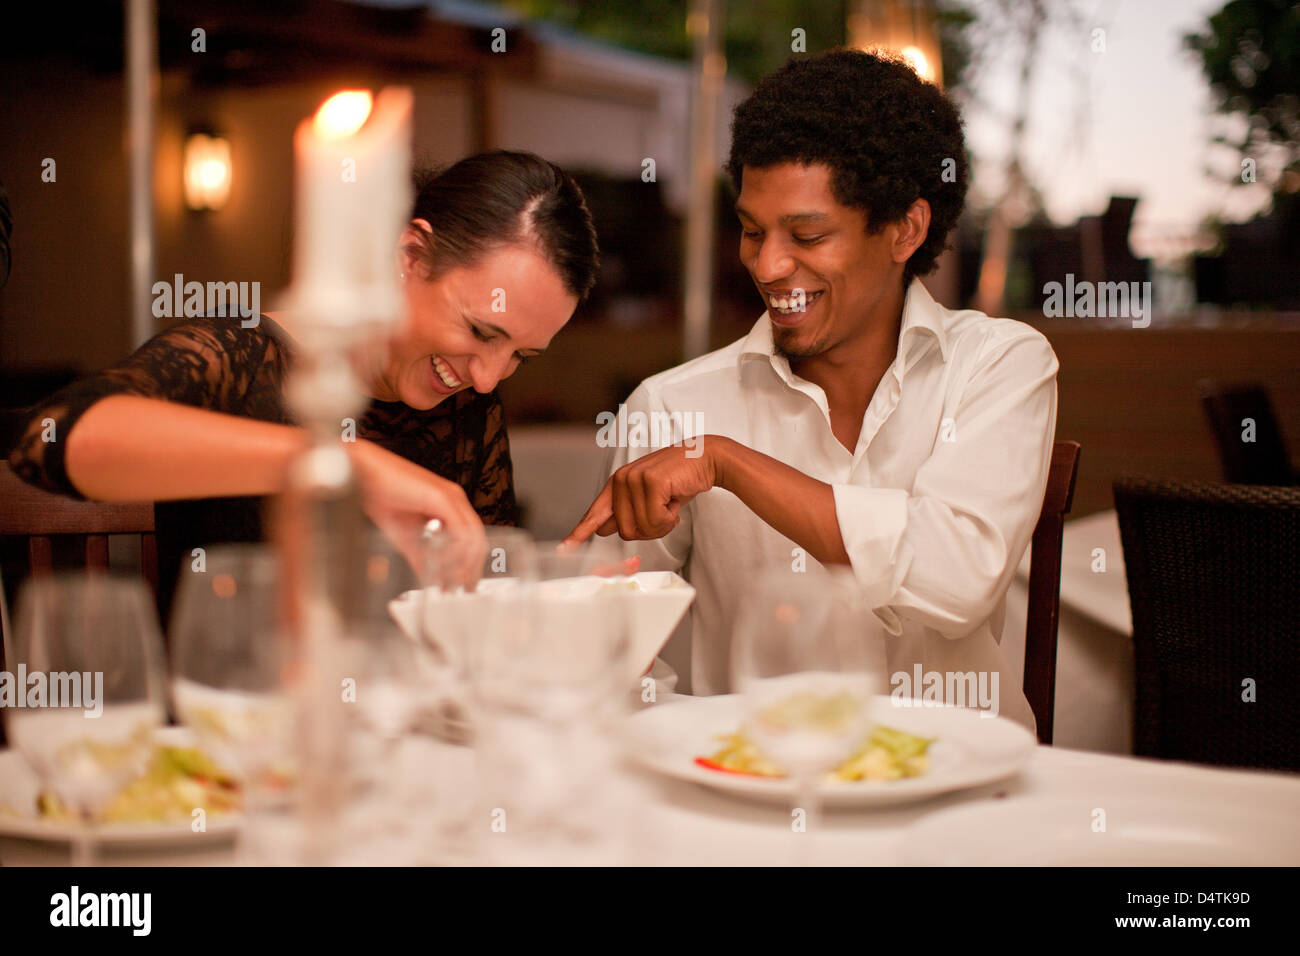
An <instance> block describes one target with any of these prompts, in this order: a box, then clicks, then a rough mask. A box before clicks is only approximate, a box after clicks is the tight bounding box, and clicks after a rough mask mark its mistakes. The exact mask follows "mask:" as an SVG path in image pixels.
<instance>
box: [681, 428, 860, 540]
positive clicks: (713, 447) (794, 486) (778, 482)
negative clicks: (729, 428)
mask: <svg viewBox="0 0 1300 956" xmlns="http://www.w3.org/2000/svg"><path fill="white" fill-rule="evenodd" d="M701 440H702V441H703V442H704V443H705V445H704V447H705V449H706V451H705V454H708V455H711V456H713V460H714V468H715V472H716V476H717V477H716V480H715V485H716V487H719V488H722V489H724V490H726V491H730V492H731V493H732V494H733V495H735V496H736V497H737V498H739V499H740V500H741V501H743V502H744V503H745V505H746V507H748V508H749V510H750V511H752V512H754V514H756V515H758V516H759V517H760V518H762V519H763V521H765V522H766V523H767V524H768V525H770V526H771V527H773V528H775V529H776V530H777V531H779V532H781V534H783V535H785V536H786V537H787V538H789V539H790V540H791V541H793V542H794V543H795V544H797V545H799V546H800V547H801V548H803V549H804V550H805V551H807V552H808V553H809V554H810V555H812V556H813V557H814V558H816V559H817V560H818V561H820V562H821V563H822V564H848V563H849V555H848V552H847V551H845V550H844V539H843V538H842V537H841V535H840V522H839V518H838V517H837V516H836V514H835V492H834V489H832V488H831V486H830V485H829V484H827V483H826V482H824V481H818V480H817V479H816V478H810V477H809V476H808V475H805V474H804V473H803V472H801V471H799V470H798V469H796V468H791V467H790V466H789V465H787V464H784V463H783V462H779V461H777V460H776V459H775V458H770V457H768V456H767V455H764V454H763V453H762V452H757V451H754V450H753V449H752V448H748V447H746V446H745V445H742V444H740V443H739V442H737V441H733V440H732V439H730V438H722V437H719V436H717V435H708V436H705V437H704V438H703V439H701Z"/></svg>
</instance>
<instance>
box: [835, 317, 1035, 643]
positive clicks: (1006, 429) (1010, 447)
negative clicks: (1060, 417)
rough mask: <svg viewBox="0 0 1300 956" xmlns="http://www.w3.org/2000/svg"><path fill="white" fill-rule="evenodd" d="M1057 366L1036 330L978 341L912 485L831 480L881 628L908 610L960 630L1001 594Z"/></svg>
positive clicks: (946, 629) (1026, 519) (1027, 520)
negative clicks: (981, 345)
mask: <svg viewBox="0 0 1300 956" xmlns="http://www.w3.org/2000/svg"><path fill="white" fill-rule="evenodd" d="M1058 367H1059V365H1058V362H1057V359H1056V355H1055V354H1054V353H1053V352H1052V348H1051V346H1050V345H1049V344H1048V342H1047V340H1046V339H1045V338H1044V337H1043V336H1042V335H1041V334H1039V333H1038V332H1034V331H1031V332H1028V333H1025V334H1020V335H1017V336H1016V337H1014V338H1011V339H1009V340H1006V341H1002V342H998V343H994V344H992V345H990V346H986V348H985V350H984V354H982V355H981V356H980V357H979V359H977V361H976V363H975V365H974V366H973V368H974V371H973V372H972V373H971V374H970V376H969V377H968V379H967V381H966V383H965V385H964V387H962V388H961V391H960V395H959V397H958V398H957V399H956V402H955V405H954V406H951V407H952V410H951V411H950V412H949V414H948V415H947V416H945V417H951V419H952V421H951V423H945V426H944V427H943V428H942V429H941V433H940V434H939V435H938V436H936V441H935V444H934V450H933V452H932V453H931V455H930V456H929V458H928V459H927V460H926V461H925V463H924V464H923V465H922V466H921V468H920V469H919V470H918V471H917V473H916V479H915V482H914V484H913V487H912V489H911V491H910V492H908V491H904V490H899V489H890V488H871V487H861V486H857V485H853V484H837V485H835V486H834V493H835V510H836V517H837V518H838V520H839V525H840V534H841V537H842V539H843V542H844V547H845V550H846V551H847V552H848V555H849V559H850V563H851V565H852V567H853V572H854V576H855V577H856V578H857V580H858V582H859V583H860V584H861V586H862V589H863V592H864V596H865V598H866V599H867V601H868V602H869V604H870V606H871V607H872V608H874V610H875V613H876V616H877V617H879V619H880V620H881V622H882V623H883V625H884V626H885V628H886V630H887V631H888V632H889V633H891V634H895V635H897V634H900V633H901V632H902V619H904V618H907V619H912V620H917V621H919V622H921V623H923V624H924V625H925V626H927V627H930V628H933V629H934V630H936V631H938V632H939V633H941V634H943V635H944V636H946V637H949V638H960V637H965V636H966V635H967V634H969V633H971V632H972V631H973V630H974V629H975V628H977V627H978V626H979V625H980V624H981V623H982V622H983V621H985V620H987V619H988V618H989V617H990V615H991V614H992V613H993V610H994V608H995V607H996V605H997V603H998V601H1000V600H1001V599H1002V597H1003V596H1004V595H1005V594H1006V590H1007V588H1008V586H1009V585H1010V583H1011V578H1012V576H1013V575H1014V574H1015V569H1016V566H1017V564H1018V563H1019V561H1020V558H1021V556H1022V555H1023V554H1024V551H1025V548H1026V547H1027V546H1028V544H1029V539H1030V536H1031V535H1032V534H1033V530H1034V526H1035V524H1036V523H1037V521H1038V516H1039V513H1040V512H1041V510H1042V504H1043V493H1044V491H1045V489H1046V486H1047V476H1048V470H1049V468H1050V464H1051V454H1052V443H1053V440H1054V437H1055V432H1056V404H1057V394H1056V373H1057V369H1058ZM945 439H948V440H945Z"/></svg>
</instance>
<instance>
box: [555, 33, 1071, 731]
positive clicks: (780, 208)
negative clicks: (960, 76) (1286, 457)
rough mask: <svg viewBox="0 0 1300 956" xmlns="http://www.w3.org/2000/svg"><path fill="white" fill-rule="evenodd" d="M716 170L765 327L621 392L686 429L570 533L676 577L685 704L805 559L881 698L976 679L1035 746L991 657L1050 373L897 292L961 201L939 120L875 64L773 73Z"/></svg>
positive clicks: (1035, 469) (1021, 337)
mask: <svg viewBox="0 0 1300 956" xmlns="http://www.w3.org/2000/svg"><path fill="white" fill-rule="evenodd" d="M727 169H728V173H729V175H730V176H731V178H732V180H733V182H734V184H735V186H736V188H737V190H738V200H737V202H736V214H737V215H738V216H739V218H740V222H741V225H742V229H743V234H742V238H741V243H740V258H741V260H742V262H743V263H744V265H745V267H746V268H747V269H748V270H749V273H750V275H751V276H752V277H753V279H754V284H755V285H756V286H757V287H758V291H759V294H760V295H761V296H762V298H763V301H764V304H765V305H766V306H767V312H766V313H765V314H764V315H763V317H762V318H761V319H759V320H758V322H757V323H756V324H755V326H754V328H753V330H752V331H751V332H750V334H749V335H748V336H747V337H746V338H744V339H742V340H741V341H738V342H735V343H733V344H732V345H730V346H728V347H726V348H724V349H721V350H719V351H717V352H713V353H711V354H709V355H705V356H702V357H701V358H698V359H695V360H694V361H691V362H687V363H686V364H685V365H681V366H679V367H677V368H674V369H670V370H669V371H666V372H662V373H660V374H658V375H655V376H652V377H651V378H649V379H647V380H646V381H644V382H643V383H642V384H641V385H640V387H639V388H637V390H636V391H635V392H634V393H633V394H632V396H631V397H630V398H629V399H628V402H627V407H628V414H629V417H631V416H632V415H633V414H634V413H637V412H640V413H642V414H643V415H646V416H654V415H656V414H657V415H659V416H672V415H674V414H676V415H677V416H678V418H677V419H675V420H680V421H684V422H688V423H689V422H695V421H698V420H699V419H700V417H701V416H702V418H703V422H704V424H705V426H706V427H704V428H702V429H700V431H701V433H702V434H700V435H682V436H681V437H682V438H683V439H686V440H684V441H682V442H680V443H679V444H677V445H672V446H668V447H663V448H660V449H658V450H652V449H647V448H627V449H622V450H621V451H620V453H619V455H618V456H617V458H616V461H615V465H616V469H615V471H614V473H613V475H612V476H611V477H610V479H609V481H608V483H607V484H606V486H605V488H604V490H603V491H602V492H601V493H600V495H599V497H598V498H597V499H596V501H595V502H594V503H593V504H592V506H591V508H590V509H589V510H588V512H587V514H586V516H585V517H584V518H583V519H582V521H581V522H579V524H578V525H577V527H576V528H575V529H574V530H573V532H572V533H571V535H570V538H571V539H575V540H578V539H583V538H586V537H589V536H590V535H591V534H592V533H593V532H595V533H599V534H603V535H607V534H613V533H614V532H617V533H618V534H620V535H621V536H622V537H623V538H624V539H627V540H631V541H639V542H644V543H643V544H640V545H638V546H637V549H638V551H639V553H640V554H641V555H642V557H643V561H644V567H646V568H659V569H667V568H671V569H678V568H683V569H685V573H686V574H687V576H688V577H689V579H690V580H691V582H692V584H693V585H694V586H695V587H696V589H697V592H698V594H697V600H696V603H695V606H694V608H693V610H692V616H691V623H692V658H691V670H692V683H693V685H694V686H693V689H694V691H695V693H703V694H714V693H724V692H727V691H728V690H729V689H730V687H729V668H728V662H729V643H730V637H731V630H732V621H733V616H734V608H735V606H736V603H737V601H738V600H740V598H741V595H742V594H743V593H744V588H745V586H746V584H747V583H748V582H750V581H751V580H752V579H753V578H754V577H755V576H756V571H757V570H758V569H759V568H761V567H763V566H765V565H773V564H784V565H785V566H786V567H788V568H790V569H791V572H792V573H797V572H798V570H799V568H800V566H801V564H800V562H801V561H807V559H808V558H812V559H815V560H816V561H818V562H821V563H822V564H827V565H829V564H839V565H848V566H849V567H850V568H851V570H852V574H853V579H854V580H855V581H856V583H857V585H858V586H859V587H860V589H861V593H862V596H863V598H864V599H865V603H866V604H867V605H868V606H869V607H870V608H872V609H873V614H872V616H871V618H870V620H869V621H868V622H867V628H866V629H867V630H869V631H873V632H874V633H875V635H878V637H875V638H874V639H876V640H879V639H882V638H883V642H884V645H885V650H886V653H887V666H888V671H889V674H890V675H891V688H892V689H893V690H895V691H898V690H899V688H910V690H908V691H907V692H910V694H912V695H914V696H916V697H922V696H923V692H925V694H926V698H927V699H929V698H932V697H933V690H934V683H935V681H934V680H933V679H931V678H930V677H929V676H928V675H930V674H935V675H937V680H938V682H939V683H940V685H941V688H943V689H945V690H950V689H951V688H953V687H959V688H961V689H962V691H963V693H965V691H966V689H967V688H970V686H971V685H970V684H966V683H963V682H962V678H961V677H956V675H967V674H970V673H971V672H974V675H975V677H976V679H977V680H978V681H980V682H981V686H984V687H987V688H989V689H991V690H993V691H994V692H995V693H996V695H997V699H994V700H992V701H989V702H986V704H985V706H986V707H987V709H989V710H993V709H996V710H998V711H999V712H1000V713H1001V714H1003V715H1004V716H1008V717H1011V718H1012V719H1015V720H1018V721H1020V722H1021V723H1023V724H1024V725H1025V726H1027V727H1029V728H1031V729H1032V728H1033V727H1034V720H1033V714H1032V712H1031V711H1030V710H1029V706H1028V702H1027V701H1026V700H1025V697H1024V694H1023V693H1022V692H1021V690H1020V680H1019V675H1017V674H1005V673H1003V671H1004V668H1005V662H1004V660H1003V657H1002V653H1001V650H1000V648H999V646H998V642H999V640H1000V635H1001V631H1002V623H1003V617H1004V612H1005V595H1006V591H1007V588H1008V587H1009V585H1010V583H1011V579H1012V576H1013V575H1014V573H1015V569H1016V566H1017V564H1018V563H1019V561H1020V558H1021V556H1022V555H1023V554H1024V551H1025V549H1026V547H1027V546H1028V543H1029V539H1030V536H1031V535H1032V532H1033V528H1034V524H1035V523H1036V521H1037V518H1038V514H1039V511H1040V509H1041V507H1042V501H1043V492H1044V489H1045V487H1046V484H1047V474H1048V465H1049V460H1050V457H1051V449H1052V441H1053V436H1054V431H1055V426H1056V372H1057V368H1058V365H1057V361H1056V356H1055V355H1054V354H1053V352H1052V349H1051V347H1050V346H1049V345H1048V343H1047V341H1046V339H1045V338H1044V337H1043V336H1042V335H1041V334H1039V333H1038V332H1037V331H1035V330H1034V329H1033V328H1031V327H1029V326H1027V325H1024V324H1022V323H1019V322H1014V321H1011V320H1009V319H994V318H989V317H988V316H986V315H983V314H982V313H979V312H973V311H960V312H953V311H949V310H948V309H944V308H942V307H940V306H939V305H937V304H936V303H935V302H934V300H933V299H932V298H931V297H930V295H929V293H928V292H927V291H926V289H925V286H924V285H922V284H921V282H920V281H919V280H918V279H917V276H920V275H924V274H926V273H928V272H930V271H931V270H932V269H933V268H934V265H935V260H936V258H937V257H938V255H939V253H940V252H941V251H942V250H943V248H944V243H945V240H946V238H947V236H948V234H949V232H950V231H951V229H952V228H953V226H954V225H955V223H956V222H957V218H958V216H959V214H960V212H961V208H962V204H963V202H964V199H965V193H966V184H967V169H966V160H965V148H964V143H963V137H962V130H961V119H960V117H959V115H958V113H957V111H956V109H955V107H954V106H953V105H952V104H951V103H950V102H949V100H948V98H947V97H946V96H945V95H944V93H943V92H942V91H941V90H939V89H938V88H936V87H935V86H932V85H930V84H928V83H926V82H924V81H922V80H921V79H920V78H918V77H917V75H916V74H915V73H914V72H913V71H912V70H911V69H910V68H909V67H908V66H907V65H906V64H905V63H904V62H903V61H901V60H897V59H891V58H889V57H887V56H876V55H871V54H867V53H861V52H857V51H848V50H841V51H834V52H831V53H827V54H825V55H823V56H819V57H815V58H811V59H805V60H799V61H791V62H790V63H788V64H787V65H786V66H785V67H783V68H782V69H780V70H778V71H776V72H775V73H773V74H772V75H770V76H768V77H766V78H765V79H764V80H763V81H762V82H761V83H760V84H759V85H758V87H757V89H756V90H755V91H754V93H753V95H752V96H750V97H749V99H747V100H746V101H745V102H743V103H741V104H740V106H739V107H737V109H736V113H735V118H734V122H733V125H732V144H731V155H730V159H729V162H728V165H727ZM641 420H643V421H644V420H652V419H648V418H643V419H641ZM659 420H660V421H666V420H668V419H667V418H660V419H659ZM867 639H869V640H870V639H873V637H872V636H871V635H868V636H867ZM917 665H920V670H921V673H922V674H923V675H925V676H924V678H923V681H922V682H921V683H920V684H918V683H917V682H916V681H914V679H913V678H914V677H915V676H916V673H917V672H916V666H917ZM902 675H906V677H905V678H904V677H903V676H902ZM954 678H956V679H954ZM926 684H928V685H929V686H928V688H927V687H926V686H922V685H926ZM913 685H915V686H913ZM971 696H974V694H973V693H972V695H971ZM953 702H962V701H953ZM964 703H966V704H967V705H976V704H977V703H978V701H976V700H973V699H968V700H966V701H964Z"/></svg>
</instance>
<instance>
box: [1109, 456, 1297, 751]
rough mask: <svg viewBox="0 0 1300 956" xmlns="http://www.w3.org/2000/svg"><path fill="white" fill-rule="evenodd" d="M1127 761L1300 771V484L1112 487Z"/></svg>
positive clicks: (1137, 481)
mask: <svg viewBox="0 0 1300 956" xmlns="http://www.w3.org/2000/svg"><path fill="white" fill-rule="evenodd" d="M1114 491H1115V508H1116V510H1117V511H1118V513H1119V527H1120V536H1121V539H1122V541H1123V545H1124V565H1125V568H1126V571H1127V577H1128V590H1129V602H1130V604H1131V605H1132V609H1133V651H1134V668H1135V676H1136V695H1137V700H1136V702H1135V707H1134V734H1133V740H1134V753H1136V754H1138V755H1139V756H1149V757H1163V758H1167V759H1170V760H1190V761H1197V762H1200V763H1212V764H1228V765H1235V766H1247V767H1268V768H1275V769H1289V770H1300V696H1298V695H1297V691H1298V690H1300V487H1271V486H1264V485H1230V484H1219V483H1215V482H1204V481H1174V480H1156V479H1143V478H1121V479H1120V480H1119V481H1116V482H1115V485H1114Z"/></svg>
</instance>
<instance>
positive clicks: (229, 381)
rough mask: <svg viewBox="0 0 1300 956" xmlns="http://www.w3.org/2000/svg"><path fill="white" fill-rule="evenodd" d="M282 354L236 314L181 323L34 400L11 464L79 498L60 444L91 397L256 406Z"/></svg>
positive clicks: (273, 381)
mask: <svg viewBox="0 0 1300 956" xmlns="http://www.w3.org/2000/svg"><path fill="white" fill-rule="evenodd" d="M266 321H267V320H265V319H264V320H263V322H266ZM286 358H287V356H286V355H285V354H284V349H283V348H282V347H281V346H280V344H279V342H278V341H277V340H276V339H275V338H274V337H273V336H272V335H270V334H268V332H267V331H266V330H264V329H262V328H261V327H260V324H259V326H258V327H254V328H248V329H246V328H243V327H242V326H241V325H240V323H239V321H238V320H237V319H224V318H195V319H189V320H187V321H185V322H181V323H179V324H177V325H175V326H173V327H172V328H170V329H167V330H166V331H164V332H160V333H159V334H158V335H155V336H154V337H153V338H152V339H150V340H149V341H148V342H146V343H145V344H144V345H142V346H140V348H139V349H137V350H136V351H135V352H134V353H133V354H132V355H130V356H129V357H127V358H126V359H123V360H122V361H121V362H119V363H118V364H117V365H114V366H112V367H111V368H108V369H105V370H104V371H102V372H99V373H98V374H96V375H93V376H91V377H89V378H86V379H82V380H81V381H78V382H74V383H73V384H71V385H69V386H67V387H66V388H64V389H62V390H61V391H59V392H56V393H55V394H54V395H53V396H51V397H50V398H49V399H48V400H46V401H45V402H43V403H41V404H39V405H38V406H36V408H35V409H34V410H33V411H32V412H31V414H30V415H29V417H28V418H27V421H26V424H25V425H23V426H22V427H21V428H20V429H19V435H18V440H17V442H16V444H15V445H14V447H13V450H12V451H11V453H10V455H9V465H10V467H12V468H13V470H14V473H15V474H17V475H18V476H19V477H20V478H22V479H23V480H25V481H27V482H30V483H31V484H34V485H37V486H38V487H41V488H44V489H46V490H48V491H54V492H58V493H60V494H66V495H71V496H72V497H75V498H82V497H84V496H83V495H81V493H80V492H79V491H78V490H77V489H76V487H75V486H74V485H73V484H72V482H71V481H70V480H69V478H68V474H67V468H66V464H65V462H64V450H65V447H66V444H67V436H68V434H69V433H70V432H71V431H72V428H73V427H74V426H75V425H76V423H77V421H78V419H80V418H81V416H82V415H83V414H85V412H86V410H87V409H88V408H90V407H91V406H92V405H94V404H95V403H96V402H98V401H100V400H101V399H103V398H107V397H108V396H110V395H121V394H127V395H140V396H144V397H146V398H160V399H164V400H166V401H170V402H178V403H180V404H184V405H194V406H197V407H199V408H206V409H210V410H213V411H223V412H231V413H239V412H241V411H244V410H245V406H246V405H247V404H248V403H249V402H250V400H252V401H255V402H257V403H259V404H260V402H258V400H259V399H265V398H266V397H268V396H269V395H271V394H278V391H279V382H280V380H281V379H282V378H283V373H284V368H285V360H286Z"/></svg>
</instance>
